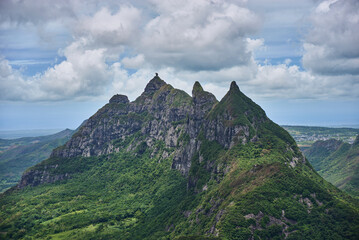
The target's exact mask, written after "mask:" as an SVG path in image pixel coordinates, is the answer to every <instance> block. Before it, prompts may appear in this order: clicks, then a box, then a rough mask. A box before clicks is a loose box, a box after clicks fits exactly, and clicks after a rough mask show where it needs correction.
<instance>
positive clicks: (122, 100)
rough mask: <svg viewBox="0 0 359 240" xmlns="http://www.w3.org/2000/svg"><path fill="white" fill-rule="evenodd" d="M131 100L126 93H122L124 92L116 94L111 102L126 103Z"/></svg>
mask: <svg viewBox="0 0 359 240" xmlns="http://www.w3.org/2000/svg"><path fill="white" fill-rule="evenodd" d="M129 102H130V101H129V100H128V97H127V96H126V95H122V94H116V95H114V96H113V97H112V98H111V99H110V101H109V103H123V104H126V103H129Z"/></svg>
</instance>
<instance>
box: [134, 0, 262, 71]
mask: <svg viewBox="0 0 359 240" xmlns="http://www.w3.org/2000/svg"><path fill="white" fill-rule="evenodd" d="M154 5H155V9H156V14H157V16H156V17H155V18H153V19H152V20H151V21H149V22H148V23H147V24H146V26H145V27H144V34H143V36H142V39H141V42H140V47H139V51H141V53H143V54H144V56H145V59H146V60H147V61H149V62H150V63H152V64H153V65H154V66H160V67H174V68H178V69H184V70H196V71H198V70H218V69H221V68H225V67H232V66H235V65H245V64H247V63H248V62H249V61H250V59H251V52H250V51H248V42H247V40H246V39H247V36H248V35H249V34H252V33H254V32H256V31H257V29H258V28H259V25H260V21H259V19H258V18H257V16H256V15H255V14H254V13H253V12H251V11H249V10H248V9H247V8H244V7H241V6H240V5H238V4H236V2H234V1H232V2H231V1H221V0H218V1H205V0H199V1H189V0H188V1H173V0H172V1H154Z"/></svg>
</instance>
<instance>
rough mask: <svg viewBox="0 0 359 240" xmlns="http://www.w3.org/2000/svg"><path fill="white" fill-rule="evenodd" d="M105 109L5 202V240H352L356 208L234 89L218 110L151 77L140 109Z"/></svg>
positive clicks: (118, 104) (121, 103) (208, 99)
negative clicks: (9, 239)
mask: <svg viewBox="0 0 359 240" xmlns="http://www.w3.org/2000/svg"><path fill="white" fill-rule="evenodd" d="M111 99H112V100H111ZM111 99H110V101H109V103H108V104H106V105H105V106H104V107H102V108H101V109H100V110H98V111H97V113H95V114H94V115H93V116H92V117H90V118H89V119H88V120H87V121H86V122H85V123H84V124H83V125H82V127H81V128H80V129H79V130H78V131H77V133H76V134H74V135H73V137H72V138H71V140H69V141H68V142H67V143H66V144H65V145H64V146H62V147H60V148H58V149H56V150H54V151H53V154H52V155H51V157H50V158H49V159H47V160H45V161H43V162H41V163H40V164H38V165H36V166H34V167H32V168H30V169H28V170H27V171H26V173H25V174H24V175H23V178H22V180H21V181H20V183H19V185H18V187H17V188H13V189H12V190H11V191H9V192H7V193H6V194H4V195H1V197H0V204H1V205H2V208H1V211H0V219H3V221H2V222H0V232H2V233H5V234H6V237H8V238H13V239H21V238H24V237H28V238H36V239H46V238H55V239H69V238H71V239H104V238H105V239H331V238H334V239H357V238H358V237H359V235H358V234H359V233H358V231H356V229H358V226H359V217H358V216H359V214H358V213H359V203H358V201H357V200H355V199H353V198H351V197H350V196H348V195H346V194H345V193H342V192H341V191H340V190H338V189H337V188H335V187H334V186H333V185H331V184H330V183H328V182H326V181H325V180H323V179H322V178H321V177H320V176H319V175H318V174H317V173H316V172H315V170H314V169H313V168H312V166H311V165H310V164H309V162H308V161H307V160H306V159H305V157H304V156H303V154H302V153H301V152H300V150H299V148H298V146H297V145H296V143H295V141H294V140H293V138H292V137H291V136H290V135H289V134H288V133H287V132H286V131H285V130H284V129H282V128H281V127H280V126H278V125H277V124H275V123H274V122H273V121H271V120H270V119H269V118H268V117H267V116H266V114H265V112H264V111H263V110H262V109H261V108H260V106H258V105H257V104H255V103H254V102H253V101H252V100H251V99H250V98H248V97H247V96H245V95H244V94H243V93H242V92H241V91H240V90H239V87H238V86H237V84H236V83H235V82H232V83H231V87H230V89H229V91H228V93H227V94H226V96H225V97H223V98H222V99H221V101H219V102H218V101H217V99H216V98H215V97H214V96H213V94H211V93H208V92H206V91H204V90H203V88H202V87H201V85H200V83H198V82H196V83H194V86H193V91H192V97H191V96H189V95H188V94H187V93H185V92H184V91H182V90H179V89H175V88H173V87H172V86H171V85H169V84H166V83H165V82H164V81H163V80H162V79H160V78H159V76H158V75H156V76H155V77H154V78H153V79H152V80H150V82H149V84H148V85H147V86H146V88H145V91H144V92H143V93H142V94H141V95H140V96H139V97H138V98H137V99H136V100H135V101H133V102H129V101H127V98H126V97H125V96H123V95H115V96H114V97H113V98H111ZM19 212H20V214H19Z"/></svg>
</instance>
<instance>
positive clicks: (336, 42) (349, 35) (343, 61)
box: [303, 0, 359, 75]
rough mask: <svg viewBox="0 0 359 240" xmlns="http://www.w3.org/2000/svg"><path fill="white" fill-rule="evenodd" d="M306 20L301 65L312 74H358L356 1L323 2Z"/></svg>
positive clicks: (358, 6)
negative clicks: (308, 29) (307, 21)
mask: <svg viewBox="0 0 359 240" xmlns="http://www.w3.org/2000/svg"><path fill="white" fill-rule="evenodd" d="M310 20H311V21H312V24H313V28H312V30H310V31H309V33H308V34H307V36H306V38H305V42H304V51H305V53H304V56H303V66H304V67H305V68H306V69H308V70H310V71H312V72H313V73H315V74H323V75H346V74H350V75H359V44H358V43H359V2H358V1H357V0H328V1H323V2H322V3H320V4H319V5H318V7H317V8H316V9H315V11H314V13H313V14H312V16H311V18H310Z"/></svg>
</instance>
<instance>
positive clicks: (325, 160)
mask: <svg viewBox="0 0 359 240" xmlns="http://www.w3.org/2000/svg"><path fill="white" fill-rule="evenodd" d="M358 139H359V135H358V137H357V139H356V141H355V142H354V143H353V144H349V143H346V142H342V141H337V140H327V141H317V142H315V143H314V144H313V145H312V147H311V148H309V149H307V150H305V151H304V154H305V155H306V157H307V158H308V160H309V161H310V162H311V163H312V165H313V167H314V168H315V170H317V171H318V173H319V174H320V175H321V176H322V177H323V178H324V179H326V180H327V181H329V182H331V183H332V184H334V185H335V186H337V187H338V188H340V189H342V190H343V191H346V192H347V193H349V194H351V195H352V196H355V197H359V144H358V142H359V140H358Z"/></svg>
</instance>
